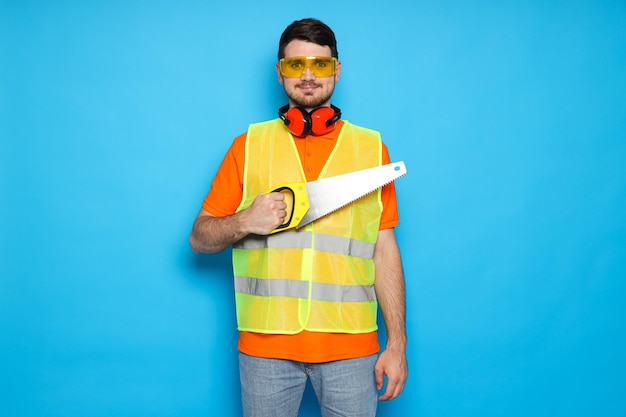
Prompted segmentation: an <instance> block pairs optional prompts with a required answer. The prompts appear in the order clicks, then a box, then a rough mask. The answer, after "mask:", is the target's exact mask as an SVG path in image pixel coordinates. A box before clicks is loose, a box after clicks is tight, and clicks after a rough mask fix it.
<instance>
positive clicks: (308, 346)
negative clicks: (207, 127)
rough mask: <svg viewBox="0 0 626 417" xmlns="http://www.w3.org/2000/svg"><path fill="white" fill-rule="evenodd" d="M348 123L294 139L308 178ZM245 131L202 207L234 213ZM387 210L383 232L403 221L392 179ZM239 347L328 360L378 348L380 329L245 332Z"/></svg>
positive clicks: (386, 190) (249, 351) (255, 353)
mask: <svg viewBox="0 0 626 417" xmlns="http://www.w3.org/2000/svg"><path fill="white" fill-rule="evenodd" d="M342 126H343V122H342V121H339V122H338V124H337V127H336V128H335V129H334V130H333V131H332V132H330V133H329V134H327V135H324V136H313V135H309V136H307V137H304V138H295V139H294V141H295V143H296V148H297V149H298V154H299V155H300V160H301V162H302V167H303V168H304V173H305V176H306V180H307V181H314V180H316V179H317V178H318V176H319V174H320V172H321V171H322V169H323V167H324V165H325V164H326V160H327V159H328V156H329V155H330V153H331V152H332V150H333V148H334V146H335V143H336V141H337V137H338V136H339V132H340V131H341V127H342ZM245 141H246V134H245V133H244V134H242V135H240V136H238V137H237V138H235V140H234V141H233V144H232V145H231V147H230V149H229V150H228V152H227V153H226V156H225V157H224V160H223V161H222V164H221V165H220V168H219V170H218V172H217V174H216V175H215V179H214V180H213V183H212V185H211V191H209V193H208V195H207V196H206V198H205V199H204V203H203V204H202V208H203V209H204V210H206V211H208V212H209V213H211V214H212V215H214V216H217V217H225V216H230V215H232V214H234V213H235V211H236V210H237V207H239V204H240V203H241V199H242V197H243V170H244V159H245ZM389 162H390V159H389V153H388V151H387V147H386V146H385V145H384V144H383V160H382V163H383V164H387V163H389ZM381 199H382V202H383V211H382V216H381V220H380V230H382V229H389V228H392V227H395V226H397V225H398V219H399V216H398V205H397V201H396V191H395V187H394V184H393V183H390V184H388V185H386V186H384V187H383V189H382V193H381ZM238 349H239V350H240V351H241V352H243V353H245V354H248V355H251V356H260V357H265V358H280V359H290V360H295V361H300V362H309V363H314V362H328V361H334V360H340V359H349V358H358V357H362V356H368V355H372V354H374V353H376V352H378V351H379V349H380V346H379V344H378V335H377V333H376V332H370V333H362V334H346V333H319V332H309V331H302V332H300V333H298V334H295V335H282V334H264V333H253V332H240V333H239V343H238Z"/></svg>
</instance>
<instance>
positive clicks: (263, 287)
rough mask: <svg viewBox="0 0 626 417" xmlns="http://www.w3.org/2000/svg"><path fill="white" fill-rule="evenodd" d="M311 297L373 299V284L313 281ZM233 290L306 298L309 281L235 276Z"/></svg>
mask: <svg viewBox="0 0 626 417" xmlns="http://www.w3.org/2000/svg"><path fill="white" fill-rule="evenodd" d="M311 285H312V288H311V299H312V300H319V301H335V302H360V301H375V300H376V291H375V290H374V286H373V285H336V284H322V283H319V282H313V283H312V284H311ZM235 291H236V292H239V293H244V294H251V295H259V296H263V297H272V296H279V297H293V298H304V299H306V298H308V296H309V283H308V282H307V281H294V280H291V279H260V278H249V277H235Z"/></svg>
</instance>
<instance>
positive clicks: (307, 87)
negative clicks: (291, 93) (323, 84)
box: [297, 84, 320, 93]
mask: <svg viewBox="0 0 626 417" xmlns="http://www.w3.org/2000/svg"><path fill="white" fill-rule="evenodd" d="M297 87H298V89H300V90H302V91H304V92H305V93H306V92H312V91H314V90H315V89H316V88H318V87H320V86H319V85H318V84H299V85H298V86H297Z"/></svg>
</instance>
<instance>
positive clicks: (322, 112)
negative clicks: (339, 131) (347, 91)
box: [311, 107, 336, 136]
mask: <svg viewBox="0 0 626 417" xmlns="http://www.w3.org/2000/svg"><path fill="white" fill-rule="evenodd" d="M333 117H335V110H334V109H332V108H330V107H320V108H317V109H315V110H313V112H312V113H311V132H312V133H313V134H314V135H318V136H319V135H325V134H327V133H330V132H331V131H332V130H333V129H334V128H335V123H336V121H335V122H333V123H331V125H330V126H327V125H326V124H327V122H328V121H329V120H331V119H332V118H333Z"/></svg>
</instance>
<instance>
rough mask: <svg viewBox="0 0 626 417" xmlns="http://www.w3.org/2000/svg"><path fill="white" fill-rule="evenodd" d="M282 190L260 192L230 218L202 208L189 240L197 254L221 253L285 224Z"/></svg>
mask: <svg viewBox="0 0 626 417" xmlns="http://www.w3.org/2000/svg"><path fill="white" fill-rule="evenodd" d="M284 198H285V197H284V196H283V194H281V193H269V194H260V195H259V196H257V197H256V198H255V199H254V201H253V202H252V204H251V205H250V207H248V208H247V209H245V210H242V211H240V212H238V213H235V214H233V215H231V216H226V217H215V216H213V215H212V214H211V213H209V212H208V211H206V210H204V209H202V210H201V211H200V213H199V214H198V216H197V217H196V220H195V221H194V223H193V228H192V230H191V235H190V236H189V243H190V244H191V247H192V249H193V250H194V252H196V253H217V252H221V251H223V250H224V249H226V248H227V247H228V246H230V245H232V244H233V243H235V242H237V241H238V240H240V239H242V238H243V237H245V236H247V235H248V234H250V233H255V234H259V235H266V234H268V233H269V232H271V231H272V230H274V229H275V228H276V227H278V226H279V225H281V224H282V223H283V221H284V219H285V217H286V216H287V211H286V208H287V205H286V204H285V202H284V201H283V200H284Z"/></svg>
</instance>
